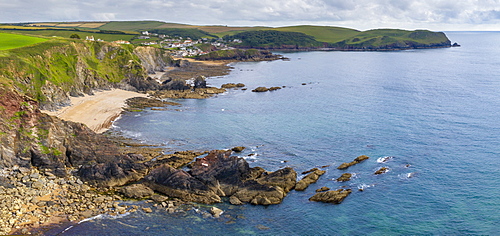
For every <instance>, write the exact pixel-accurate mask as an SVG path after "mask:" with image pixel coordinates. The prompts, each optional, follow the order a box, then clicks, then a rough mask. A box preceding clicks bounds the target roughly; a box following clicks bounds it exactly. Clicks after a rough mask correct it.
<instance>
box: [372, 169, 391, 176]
mask: <svg viewBox="0 0 500 236" xmlns="http://www.w3.org/2000/svg"><path fill="white" fill-rule="evenodd" d="M387 171H389V168H387V167H380V169H378V170H377V171H375V173H374V174H375V175H380V174H383V173H385V172H387Z"/></svg>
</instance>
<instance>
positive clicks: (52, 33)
mask: <svg viewBox="0 0 500 236" xmlns="http://www.w3.org/2000/svg"><path fill="white" fill-rule="evenodd" d="M7 32H15V33H22V34H24V35H32V36H45V37H52V36H57V37H63V38H69V36H71V35H72V34H78V35H80V37H81V38H82V39H85V37H86V36H94V38H95V39H98V38H99V39H102V40H104V41H108V42H111V41H116V40H126V41H130V40H132V38H133V37H135V36H136V35H130V34H104V33H97V32H86V31H75V30H50V29H49V30H15V31H7ZM0 40H1V39H0Z"/></svg>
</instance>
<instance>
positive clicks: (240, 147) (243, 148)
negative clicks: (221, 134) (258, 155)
mask: <svg viewBox="0 0 500 236" xmlns="http://www.w3.org/2000/svg"><path fill="white" fill-rule="evenodd" d="M243 150H245V147H242V146H238V147H234V148H232V149H231V151H233V152H242V151H243Z"/></svg>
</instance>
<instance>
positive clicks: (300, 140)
mask: <svg viewBox="0 0 500 236" xmlns="http://www.w3.org/2000/svg"><path fill="white" fill-rule="evenodd" d="M447 35H448V37H449V38H450V40H452V42H458V43H459V44H461V45H462V47H457V48H444V49H428V50H408V51H392V52H300V53H282V54H283V55H284V56H286V57H288V58H290V60H289V61H273V62H244V63H236V64H233V66H234V70H233V71H232V72H231V73H230V74H229V75H227V76H223V77H217V78H210V79H209V84H211V85H213V86H220V85H221V84H223V83H228V82H235V83H244V84H246V85H247V87H248V88H249V89H248V90H246V91H243V90H230V91H229V92H227V93H224V94H221V95H218V96H217V97H214V98H210V99H205V100H176V102H179V103H181V104H182V107H179V108H178V109H179V110H175V109H177V108H172V109H170V110H167V111H156V110H146V111H144V112H140V113H127V114H124V115H123V117H122V118H121V119H119V120H118V121H116V122H115V128H114V130H115V131H117V132H122V133H123V134H124V135H126V136H128V137H132V138H136V139H138V140H140V141H143V142H146V143H152V144H161V145H162V146H163V147H165V148H166V150H167V152H173V151H177V150H192V149H196V150H212V149H224V148H231V147H233V146H245V147H247V149H246V150H245V151H244V152H243V153H242V154H240V155H241V156H244V157H245V158H247V161H248V162H249V163H250V165H251V166H261V167H263V168H265V169H266V170H270V171H274V170H277V169H279V168H283V167H285V166H290V167H293V168H294V169H295V170H297V172H299V173H300V172H302V171H305V170H308V169H310V168H313V167H320V166H325V165H330V167H326V168H325V170H327V172H326V174H325V175H323V176H322V177H321V178H320V180H319V181H318V182H317V183H316V184H313V185H311V186H310V187H309V188H308V189H306V191H304V192H296V191H291V192H290V193H289V195H288V196H287V197H286V198H285V200H284V201H283V203H282V204H280V205H272V206H267V207H264V206H253V205H243V206H232V205H229V204H226V203H223V204H217V205H216V206H217V207H219V208H221V209H223V210H224V214H223V215H222V217H221V218H219V219H215V218H212V217H204V215H203V214H202V213H203V212H207V211H208V209H209V207H211V206H209V205H195V206H194V207H186V209H187V211H186V212H184V213H173V214H169V213H167V212H166V211H165V210H164V209H155V210H154V212H153V213H149V214H146V213H142V212H136V213H132V214H127V215H122V216H119V217H108V216H100V217H97V218H95V219H91V220H88V221H85V222H82V223H80V224H77V225H74V226H73V227H72V228H70V229H68V230H66V231H64V232H58V233H59V234H60V235H499V234H500V43H499V42H500V32H447ZM303 83H305V85H302V84H303ZM258 86H267V87H270V86H286V87H285V88H283V89H281V90H278V91H273V92H266V93H253V92H251V91H250V90H251V89H253V88H256V87H258ZM253 153H255V154H257V155H256V156H252V157H248V155H249V154H253ZM359 155H368V156H370V157H371V158H370V159H369V160H367V161H365V162H363V163H361V164H358V165H356V166H353V167H351V168H349V169H347V170H346V171H340V170H337V169H336V167H337V166H338V165H339V164H341V163H342V162H349V161H352V160H353V159H354V158H356V157H357V156H359ZM383 157H392V158H387V161H386V162H381V159H379V158H383ZM408 165H409V166H408ZM380 167H388V168H389V169H390V171H389V172H387V173H385V174H383V175H379V176H375V175H373V172H375V171H376V170H377V169H378V168H380ZM344 172H349V173H355V177H354V178H353V180H351V181H349V182H345V183H339V182H336V181H334V179H336V178H338V177H339V176H340V175H341V174H342V173H344ZM300 177H302V176H300ZM323 186H327V187H329V188H331V189H336V188H340V187H341V186H346V187H347V188H351V189H353V190H354V191H353V193H352V194H351V195H350V196H349V197H347V198H346V199H345V201H344V202H343V203H341V204H339V205H333V204H326V203H318V202H310V201H308V199H309V197H311V196H312V195H314V193H315V190H316V189H318V188H320V187H323ZM358 188H364V191H358ZM143 204H144V205H148V204H149V203H143Z"/></svg>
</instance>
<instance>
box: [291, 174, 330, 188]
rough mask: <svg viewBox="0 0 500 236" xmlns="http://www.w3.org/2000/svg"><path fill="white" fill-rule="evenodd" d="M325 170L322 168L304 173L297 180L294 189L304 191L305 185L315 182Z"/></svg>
mask: <svg viewBox="0 0 500 236" xmlns="http://www.w3.org/2000/svg"><path fill="white" fill-rule="evenodd" d="M325 172H326V171H324V170H315V171H313V172H312V173H310V174H308V175H306V176H305V177H304V178H302V179H301V180H300V181H299V182H297V185H295V190H297V191H304V190H305V189H306V188H307V187H309V185H310V184H312V183H316V181H318V179H319V177H320V176H322V175H323V174H325Z"/></svg>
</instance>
